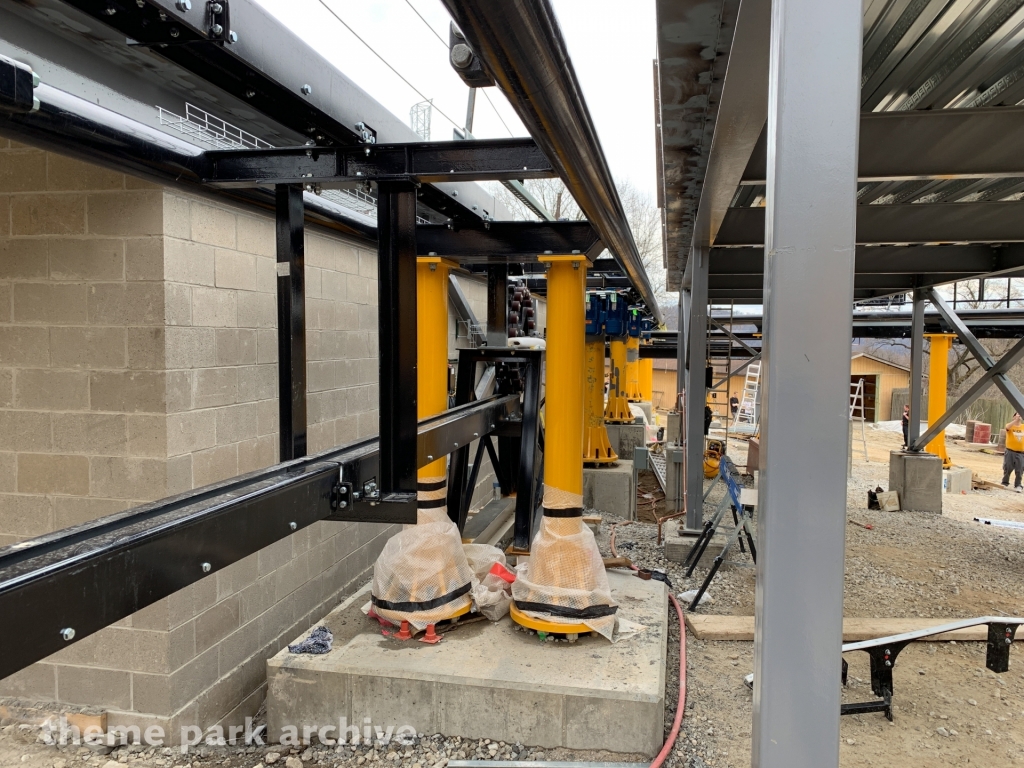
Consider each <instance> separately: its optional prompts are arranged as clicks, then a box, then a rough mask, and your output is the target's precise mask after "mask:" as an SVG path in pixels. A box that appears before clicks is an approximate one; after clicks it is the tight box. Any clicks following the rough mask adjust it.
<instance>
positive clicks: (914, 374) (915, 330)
mask: <svg viewBox="0 0 1024 768" xmlns="http://www.w3.org/2000/svg"><path fill="white" fill-rule="evenodd" d="M924 305H925V291H924V290H923V289H921V288H915V289H914V311H913V315H912V317H911V319H910V425H909V427H908V429H907V446H908V447H909V446H911V445H913V444H914V443H915V442H917V438H919V437H920V436H921V389H922V386H923V384H924ZM900 417H901V418H902V414H900Z"/></svg>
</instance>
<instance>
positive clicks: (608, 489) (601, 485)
mask: <svg viewBox="0 0 1024 768" xmlns="http://www.w3.org/2000/svg"><path fill="white" fill-rule="evenodd" d="M583 506H584V507H585V508H586V509H595V510H597V511H598V512H601V513H605V512H608V513H611V514H615V515H621V516H622V517H624V518H626V519H627V520H632V519H633V518H635V517H636V488H635V487H634V486H633V462H632V461H619V462H617V463H616V464H606V465H604V466H599V467H584V468H583Z"/></svg>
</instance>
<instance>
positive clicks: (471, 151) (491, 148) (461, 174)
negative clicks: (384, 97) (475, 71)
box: [203, 139, 554, 187]
mask: <svg viewBox="0 0 1024 768" xmlns="http://www.w3.org/2000/svg"><path fill="white" fill-rule="evenodd" d="M206 157H207V160H208V166H207V167H206V169H205V175H204V178H203V181H204V182H205V183H207V184H210V185H212V186H215V187H252V186H256V185H260V184H326V185H331V184H344V183H355V182H360V181H388V180H392V179H411V180H414V181H418V182H421V183H430V182H438V181H449V182H465V181H488V180H502V179H542V178H550V177H551V176H554V170H553V169H552V166H551V162H550V161H549V160H548V159H547V158H546V157H545V156H544V153H543V152H542V151H541V150H540V148H539V147H538V146H537V144H536V142H534V141H533V139H486V140H484V139H480V140H476V141H435V142H429V141H428V142H417V143H409V144H372V145H371V144H363V145H360V146H356V147H279V148H274V149H236V150H223V151H211V152H207V153H206Z"/></svg>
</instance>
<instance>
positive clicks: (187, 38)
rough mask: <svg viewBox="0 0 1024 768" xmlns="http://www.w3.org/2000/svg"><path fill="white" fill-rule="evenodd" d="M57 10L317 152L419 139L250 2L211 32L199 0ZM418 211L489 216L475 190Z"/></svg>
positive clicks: (445, 193) (429, 193) (432, 189)
mask: <svg viewBox="0 0 1024 768" xmlns="http://www.w3.org/2000/svg"><path fill="white" fill-rule="evenodd" d="M64 1H65V3H66V4H68V5H70V6H72V7H74V8H77V9H78V10H79V11H81V12H82V13H85V14H87V15H88V16H91V17H92V18H94V19H96V20H97V21H100V22H102V23H103V24H106V25H107V26H109V27H111V28H113V29H116V30H118V31H119V32H122V33H123V34H124V35H125V37H126V38H130V40H131V41H133V44H135V45H144V46H147V47H149V48H150V50H152V51H153V52H154V53H155V54H158V55H160V56H163V57H164V58H166V59H168V60H170V61H172V62H174V63H175V64H177V65H178V66H180V67H182V68H183V69H185V70H187V71H189V72H191V73H193V74H194V75H196V76H197V77H200V78H202V79H203V80H205V81H206V82H208V83H210V84H212V85H213V86H216V87H217V88H219V89H221V90H223V91H225V92H227V93H229V94H231V95H232V96H234V97H235V98H237V99H241V100H242V101H244V102H246V103H247V104H249V105H250V106H251V107H252V109H253V110H255V111H256V112H259V113H262V114H263V115H266V116H267V117H269V118H271V119H272V120H274V121H276V122H277V123H279V124H281V125H283V126H286V127H287V128H290V129H291V130H293V131H295V132H296V133H298V134H300V135H303V136H306V137H308V138H309V139H310V140H312V141H314V142H316V143H317V144H318V145H338V146H346V145H353V144H358V143H361V142H363V141H364V140H366V139H367V138H368V139H370V140H376V141H377V142H379V143H382V144H391V143H399V142H410V141H412V142H415V141H418V140H419V137H418V136H417V135H416V133H414V132H413V130H412V129H411V128H410V127H409V126H408V125H406V124H405V122H404V121H403V120H402V119H400V118H398V117H396V116H395V115H393V114H391V112H389V111H388V110H387V109H386V108H385V107H384V106H383V105H382V104H380V103H379V102H378V101H376V100H375V99H374V98H372V97H371V96H370V95H369V94H368V93H366V92H365V91H364V90H363V89H362V88H360V87H359V86H358V85H356V84H355V83H354V82H353V81H352V80H350V79H349V78H348V77H346V76H345V75H344V74H343V73H342V72H341V71H339V70H338V69H337V68H336V67H334V66H333V65H332V64H331V63H330V62H328V61H327V59H325V58H324V57H323V56H322V55H321V54H320V53H318V52H317V51H316V50H315V49H314V48H312V47H311V46H310V45H309V44H307V43H306V42H305V41H304V40H302V39H301V38H300V37H299V36H298V35H296V34H295V33H294V32H291V31H290V30H289V29H288V28H287V27H285V26H284V25H283V24H282V23H281V22H280V21H278V19H277V18H275V17H274V16H273V15H272V14H271V13H270V12H269V11H267V10H266V9H265V8H263V7H262V6H261V5H260V3H259V2H258V1H257V0H230V20H229V24H228V25H227V26H225V27H224V28H223V29H221V30H220V31H219V32H218V31H215V27H213V24H212V19H211V14H210V3H207V2H202V0H193V2H191V3H187V4H186V3H180V4H179V3H178V2H177V0H142V2H141V3H140V2H138V0H135V1H134V2H133V1H132V0H116V1H111V2H107V0H64ZM186 5H187V6H188V7H186ZM225 5H227V4H225ZM111 9H113V10H114V11H115V12H114V13H113V14H111V13H110V12H109V11H110V10H111ZM41 21H42V22H43V23H51V24H52V21H49V19H41ZM232 33H234V35H233V36H232ZM125 45H126V48H127V46H128V45H129V43H128V42H126V43H125ZM360 126H362V127H360ZM364 134H365V136H364ZM420 202H421V203H423V204H424V205H426V206H428V207H430V208H432V209H434V210H435V211H438V212H439V213H442V214H444V215H445V216H448V217H450V218H452V219H453V220H455V221H460V222H467V223H468V222H473V221H480V220H481V219H482V218H483V217H482V216H481V215H480V214H481V213H483V212H484V211H486V212H487V213H488V214H489V215H491V216H493V215H494V214H495V211H494V210H493V197H492V196H491V195H490V193H488V192H487V191H486V190H484V189H483V188H482V187H478V186H470V185H461V186H458V187H456V185H454V184H451V183H447V182H446V183H441V184H437V185H426V186H424V188H423V190H422V192H421V195H420ZM474 206H476V211H474V210H473V207H474Z"/></svg>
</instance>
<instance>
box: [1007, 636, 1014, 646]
mask: <svg viewBox="0 0 1024 768" xmlns="http://www.w3.org/2000/svg"><path fill="white" fill-rule="evenodd" d="M1006 644H1007V645H1013V640H1012V639H1011V638H1009V637H1008V638H1006Z"/></svg>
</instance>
